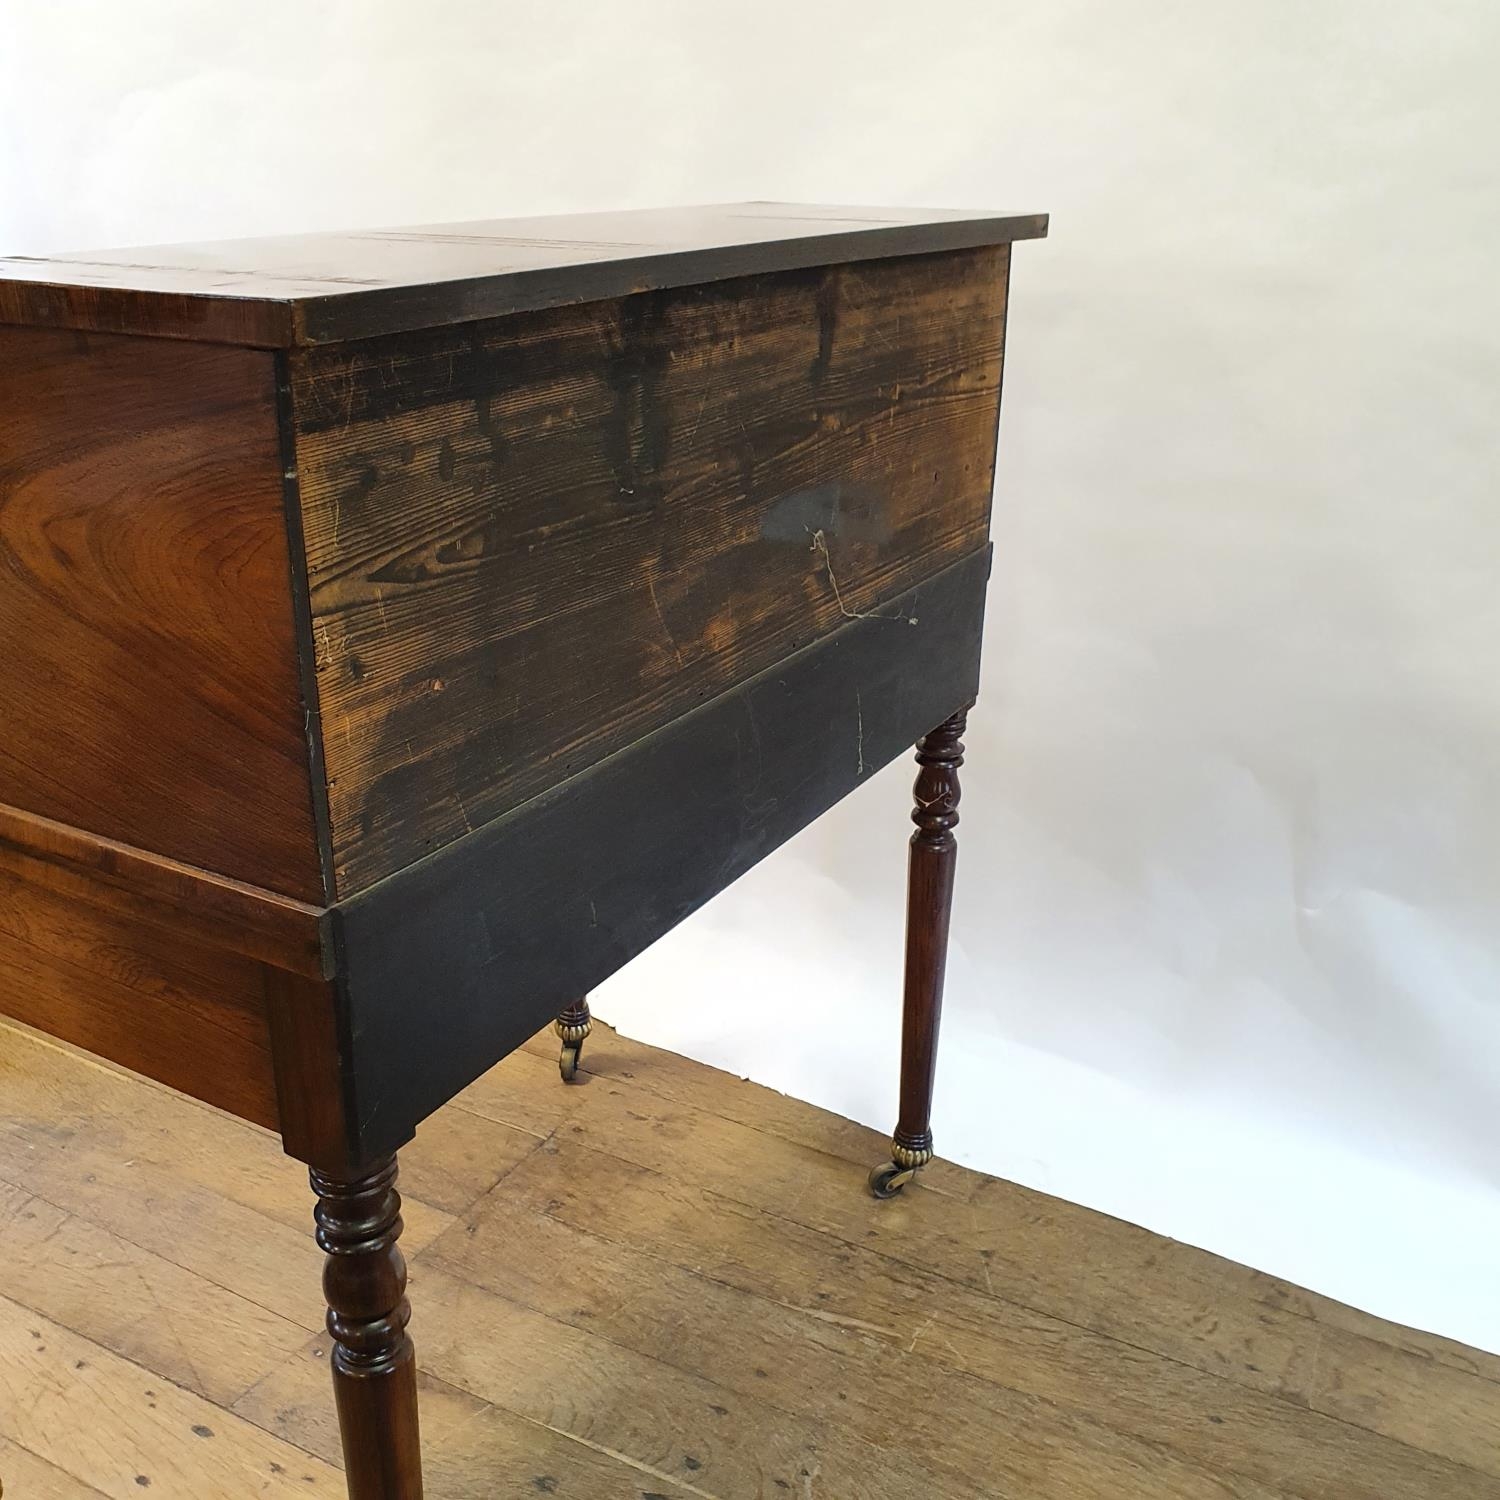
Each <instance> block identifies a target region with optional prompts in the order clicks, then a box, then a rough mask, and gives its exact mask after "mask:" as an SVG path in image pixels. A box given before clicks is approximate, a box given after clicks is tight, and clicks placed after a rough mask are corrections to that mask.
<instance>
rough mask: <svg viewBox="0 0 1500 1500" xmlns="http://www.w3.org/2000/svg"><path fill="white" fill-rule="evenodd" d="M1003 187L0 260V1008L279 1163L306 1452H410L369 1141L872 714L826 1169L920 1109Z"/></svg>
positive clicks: (850, 769) (761, 846)
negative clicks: (871, 1050)
mask: <svg viewBox="0 0 1500 1500" xmlns="http://www.w3.org/2000/svg"><path fill="white" fill-rule="evenodd" d="M1045 232H1046V219H1045V216H1040V215H1001V214H979V213H933V212H925V211H924V212H914V211H908V210H896V209H871V208H838V207H818V206H808V205H785V204H766V203H750V204H733V205H725V206H719V207H712V208H691V209H671V210H660V211H649V212H622V213H608V214H596V215H587V216H569V217H559V218H550V219H530V220H519V219H517V220H504V221H493V222H485V223H476V224H461V225H446V226H436V227H426V228H416V229H403V230H381V231H358V232H351V233H347V234H319V235H307V236H291V237H285V238H279V239H264V240H245V241H237V242H228V243H221V244H202V245H182V246H169V247H162V248H151V249H131V250H125V251H103V252H92V253H87V254H77V255H65V256H54V257H50V258H45V259H36V258H21V257H17V258H12V259H8V260H0V639H3V640H4V641H5V642H6V643H7V644H6V649H5V650H4V651H3V652H0V699H3V701H4V702H5V703H6V705H7V712H6V713H5V715H4V716H3V717H0V1009H3V1011H4V1012H5V1013H6V1014H8V1015H10V1016H12V1017H14V1018H16V1019H18V1020H20V1021H23V1022H25V1023H28V1024H30V1025H32V1026H35V1027H38V1028H40V1029H41V1030H43V1031H46V1032H49V1033H51V1034H53V1035H55V1036H59V1037H62V1038H65V1039H66V1040H68V1041H70V1042H72V1043H74V1044H76V1045H78V1046H81V1047H83V1048H85V1049H87V1050H89V1051H91V1052H93V1053H95V1054H97V1055H99V1056H102V1057H105V1058H108V1059H110V1060H111V1061H113V1062H116V1063H118V1064H121V1065H123V1066H125V1067H128V1068H131V1069H134V1070H136V1071H138V1072H140V1073H143V1074H145V1075H147V1076H148V1077H151V1078H154V1079H158V1080H160V1081H162V1082H164V1083H166V1084H169V1085H171V1086H173V1087H175V1088H178V1089H181V1090H184V1091H185V1092H187V1093H189V1094H192V1095H194V1096H196V1097H197V1098H200V1099H203V1100H206V1101H207V1102H208V1103H210V1104H213V1105H216V1106H218V1107H220V1108H223V1109H226V1110H228V1111H230V1112H232V1113H233V1114H235V1115H238V1116H240V1117H242V1118H244V1119H247V1120H250V1121H253V1122H255V1123H256V1124H259V1125H262V1126H265V1127H267V1128H268V1129H271V1130H275V1131H277V1132H278V1133H279V1134H280V1136H281V1139H282V1141H283V1144H284V1145H285V1148H286V1150H287V1151H288V1152H289V1153H290V1154H291V1155H293V1156H294V1157H297V1158H298V1159H300V1160H301V1161H303V1162H305V1163H306V1164H307V1165H308V1167H309V1168H310V1171H311V1181H312V1187H313V1191H314V1195H315V1218H316V1233H317V1237H318V1241H319V1243H320V1244H321V1246H322V1247H323V1249H324V1250H325V1251H326V1252H327V1257H326V1270H325V1275H324V1288H325V1292H326V1295H327V1300H328V1303H329V1309H330V1312H329V1327H330V1331H331V1333H332V1335H333V1339H334V1346H333V1359H332V1361H331V1363H332V1366H333V1383H334V1392H335V1399H336V1402H337V1406H338V1412H339V1418H340V1425H341V1429H342V1433H343V1442H344V1457H345V1467H346V1472H347V1476H348V1485H349V1492H350V1495H351V1496H352V1497H354V1500H415V1497H418V1496H420V1494H421V1484H422V1481H421V1459H420V1450H419V1441H418V1417H417V1402H416V1386H415V1373H414V1372H415V1365H414V1353H413V1343H412V1340H411V1337H410V1336H409V1334H408V1332H407V1321H408V1316H409V1310H408V1305H407V1301H406V1295H405V1282H406V1277H405V1268H404V1265H403V1262H402V1259H401V1253H400V1250H399V1248H398V1244H397V1239H398V1235H399V1232H400V1219H399V1204H400V1200H399V1197H398V1195H397V1192H396V1188H395V1182H396V1153H397V1151H398V1150H399V1148H400V1147H401V1146H402V1145H403V1144H405V1143H406V1142H407V1141H408V1140H410V1138H411V1136H412V1134H413V1132H414V1130H415V1128H416V1126H417V1125H418V1124H419V1123H420V1121H421V1120H422V1119H424V1118H425V1117H426V1116H427V1115H429V1114H430V1113H432V1111H434V1110H435V1109H437V1108H438V1107H439V1106H441V1105H442V1104H444V1103H445V1102H447V1101H448V1100H449V1099H451V1098H452V1097H453V1096H454V1095H455V1094H456V1093H458V1092H459V1091H460V1090H461V1089H462V1088H464V1087H465V1086H466V1085H467V1084H468V1083H470V1082H471V1081H472V1080H473V1079H474V1078H476V1077H477V1076H478V1075H479V1074H480V1073H482V1072H484V1071H485V1070H486V1069H488V1068H489V1067H491V1066H492V1065H493V1064H494V1063H496V1062H497V1061H499V1059H500V1058H502V1057H503V1056H505V1055H506V1054H507V1053H508V1052H510V1051H512V1050H514V1049H515V1048H516V1047H517V1046H519V1045H520V1044H521V1042H522V1041H524V1040H525V1039H526V1038H527V1037H528V1036H530V1035H531V1034H532V1033H533V1032H535V1031H536V1030H537V1028H538V1027H540V1026H542V1025H544V1024H545V1023H546V1022H547V1021H548V1020H549V1019H552V1018H555V1019H556V1025H557V1030H558V1034H559V1038H560V1045H561V1059H560V1063H561V1073H562V1079H563V1080H567V1079H570V1078H572V1077H573V1076H574V1073H575V1071H576V1069H577V1067H578V1063H579V1055H580V1051H581V1049H582V1047H583V1045H584V1042H585V1040H586V1038H587V1036H588V1033H589V1024H590V1022H589V1012H588V1004H587V1000H586V998H585V997H586V995H587V993H588V991H589V989H590V988H591V987H592V986H594V985H596V984H598V983H599V982H600V981H601V980H603V979H604V978H606V977H607V976H608V975H609V974H611V973H613V972H614V971H615V970H616V969H618V968H619V967H620V966H621V965H622V964H624V963H625V962H627V961H628V960H629V959H631V958H632V957H634V956H635V955H636V954H638V953H640V952H641V951H642V950H643V949H644V948H645V947H646V946H648V945H649V944H650V943H652V942H653V941H655V940H656V939H657V938H658V937H660V936H661V935H662V934H663V933H665V932H667V931H668V930H669V929H670V928H672V927H673V926H674V925H675V924H676V923H677V922H679V921H681V920H682V919H683V918H684V917H685V916H687V915H688V914H689V913H690V912H692V911H693V910H695V909H696V908H697V907H698V906H700V905H702V904H703V902H705V901H706V900H708V899H709V898H710V897H711V896H713V895H715V894H716V893H717V892H719V891H720V890H722V889H724V887H726V886H727V885H728V884H730V883H731V882H732V881H733V880H735V879H736V878H737V877H738V876H739V875H741V874H743V873H744V872H745V871H746V870H748V869H750V868H751V867H752V866H753V865H754V864H755V863H757V862H758V861H759V860H760V859H762V858H763V857H765V856H766V855H767V854H769V853H770V852H771V851H772V850H774V849H775V848H776V847H777V846H778V845H780V844H781V843H783V842H784V841H785V840H786V839H788V838H790V837H791V836H792V835H793V834H795V833H796V832H798V831H799V830H800V829H802V828H803V827H805V826H806V825H807V824H808V823H810V822H811V821H812V820H813V819H815V818H817V817H818V816H820V815H821V814H822V813H823V812H825V811H826V810H827V809H828V808H830V807H832V806H833V805H834V804H835V803H836V802H837V801H839V800H840V799H841V798H842V797H844V796H846V795H847V794H848V793H849V792H851V791H853V790H854V789H855V788H856V787H857V786H858V785H859V784H860V783H861V782H862V781H864V780H865V779H866V778H867V777H868V776H870V775H871V774H873V773H874V772H875V771H876V770H878V769H879V768H880V767H881V766H883V765H885V764H886V763H888V762H889V761H890V760H892V759H893V758H894V757H896V756H898V755H899V754H901V753H902V752H903V751H904V750H905V749H906V748H907V747H909V746H911V745H912V744H913V743H915V744H916V746H917V755H916V759H917V764H918V772H917V780H916V787H915V805H914V809H913V811H912V819H913V821H914V822H915V824H916V831H915V833H914V834H913V835H912V837H911V840H910V853H909V885H908V891H909V896H908V923H907V958H906V972H905V989H904V995H905V1009H904V1018H905V1019H904V1023H903V1046H902V1066H901V1104H900V1118H899V1123H898V1125H897V1128H896V1132H895V1136H894V1139H893V1142H892V1152H891V1159H890V1160H889V1161H888V1162H885V1163H882V1164H880V1165H879V1166H877V1167H876V1168H875V1170H874V1171H873V1172H872V1173H871V1177H870V1188H871V1190H872V1191H873V1193H874V1194H875V1196H876V1197H877V1198H878V1197H886V1196H890V1195H891V1194H893V1193H896V1192H899V1191H900V1190H901V1188H902V1187H903V1186H904V1184H905V1183H906V1182H908V1181H909V1180H910V1179H911V1177H912V1175H913V1173H915V1172H916V1171H918V1170H919V1169H920V1168H921V1167H922V1166H923V1165H924V1164H925V1163H926V1162H927V1161H928V1160H929V1159H930V1158H931V1155H932V1144H933V1143H932V1136H931V1132H930V1128H929V1117H930V1110H931V1096H932V1084H933V1069H934V1064H935V1058H936V1045H937V1030H938V1015H939V1011H940V1007H941V997H942V982H943V962H944V954H945V950H946V944H947V932H948V921H949V910H950V906H951V899H952V888H953V875H954V866H955V859H956V836H955V833H954V829H955V825H956V824H957V821H958V812H957V806H958V796H959V788H958V768H959V766H960V765H961V764H962V759H963V745H962V740H961V736H962V733H963V729H964V719H965V713H966V711H967V709H968V707H969V706H970V705H971V704H972V702H973V700H974V697H975V694H976V691H977V688H978V672H979V648H980V636H981V628H982V617H983V607H984V597H985V586H986V581H987V578H988V575H989V561H990V556H989V521H990V507H991V494H992V489H993V484H994V463H995V446H996V432H997V422H998V417H999V407H1000V385H1001V371H1002V367H1003V361H1004V342H1005V313H1006V301H1007V295H1008V286H1009V276H1010V256H1011V246H1012V244H1013V243H1015V242H1016V241H1019V240H1025V239H1033V238H1038V237H1040V236H1042V235H1044V234H1045ZM561 1086H562V1082H561V1081H560V1083H559V1087H561ZM874 1211H877V1210H875V1209H874V1208H873V1205H872V1212H874ZM503 1480H504V1476H497V1482H503Z"/></svg>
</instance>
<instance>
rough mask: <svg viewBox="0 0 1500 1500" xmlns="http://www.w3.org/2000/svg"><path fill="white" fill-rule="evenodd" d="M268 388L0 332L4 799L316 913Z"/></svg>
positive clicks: (57, 339) (245, 370) (318, 889)
mask: <svg viewBox="0 0 1500 1500" xmlns="http://www.w3.org/2000/svg"><path fill="white" fill-rule="evenodd" d="M274 392H275V385H274V373H273V369H272V358H271V356H269V355H266V354H260V353H255V352H252V351H248V350H241V349H228V348H213V347H208V346H196V345H186V344H181V345H179V344H170V343H164V342H162V341H160V340H154V339H134V338H122V337H114V336H108V335H90V336H84V335H80V334H73V333H60V332H52V331H43V330H36V329H20V328H0V639H3V640H4V641H5V642H6V643H7V649H6V650H4V651H0V700H3V701H4V703H5V712H4V713H3V714H0V802H4V803H7V804H10V805H11V806H13V807H16V808H20V809H22V810H24V811H27V812H32V813H38V814H41V815H43V816H44V817H47V818H51V819H54V820H56V821H58V822H61V823H65V824H72V825H74V826H76V827H77V828H80V829H84V830H86V831H88V832H90V833H95V834H98V835H101V836H103V837H104V838H106V839H111V840H115V841H118V842H120V843H124V844H130V845H134V846H137V847H139V848H141V849H145V850H151V851H153V852H155V853H158V854H163V855H167V856H169V857H170V858H172V859H175V860H179V861H182V862H185V863H187V864H191V865H198V866H201V867H202V868H204V869H206V870H211V871H216V872H219V873H220V874H223V875H228V876H231V877H233V878H235V879H238V880H241V881H246V882H249V883H251V884H255V885H260V886H264V887H266V888H267V889H268V890H271V891H275V892H278V893H281V894H284V895H288V896H292V897H296V898H300V899H304V900H309V901H316V900H319V899H320V898H321V895H322V881H321V876H320V872H319V865H318V859H317V850H316V844H315V842H314V834H313V822H312V792H311V787H310V783H309V773H308V757H307V744H306V739H305V719H304V713H303V706H302V701H301V692H300V688H299V685H298V679H297V669H296V648H295V645H294V638H293V623H292V602H291V587H290V564H289V561H288V552H287V543H286V523H285V511H284V505H283V498H282V480H281V460H280V453H279V447H278V438H277V417H276V408H275V402H274Z"/></svg>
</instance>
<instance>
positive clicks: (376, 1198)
mask: <svg viewBox="0 0 1500 1500" xmlns="http://www.w3.org/2000/svg"><path fill="white" fill-rule="evenodd" d="M309 1176H310V1180H311V1182H312V1188H313V1192H314V1193H316V1194H317V1197H318V1203H317V1208H316V1210H315V1219H316V1223H317V1238H318V1244H319V1246H321V1248H322V1249H323V1251H324V1254H325V1255H326V1257H327V1258H326V1260H325V1261H324V1265H323V1293H324V1296H325V1297H326V1298H327V1301H328V1332H329V1334H330V1335H331V1336H332V1338H333V1350H332V1357H331V1360H330V1363H331V1365H332V1367H333V1391H334V1399H335V1401H336V1403H337V1406H338V1414H339V1432H340V1436H341V1437H342V1439H343V1449H344V1473H345V1477H346V1479H347V1482H348V1486H349V1500H421V1496H422V1453H421V1442H420V1437H419V1434H418V1427H417V1367H416V1357H415V1355H414V1353H413V1350H412V1342H411V1338H410V1336H409V1335H408V1333H407V1331H406V1325H407V1322H408V1320H409V1319H410V1317H411V1308H410V1305H409V1304H408V1303H407V1300H406V1262H405V1260H404V1259H403V1258H402V1255H401V1250H400V1247H399V1246H398V1245H397V1240H398V1239H399V1238H400V1235H401V1196H400V1194H399V1193H398V1192H397V1191H396V1159H395V1157H394V1156H392V1157H386V1158H384V1159H382V1160H380V1161H378V1162H376V1163H374V1164H373V1165H372V1166H371V1167H370V1168H369V1169H368V1170H367V1171H366V1172H364V1173H363V1174H362V1175H360V1176H358V1177H352V1178H343V1177H333V1176H329V1175H327V1174H326V1173H323V1172H320V1171H318V1170H317V1169H316V1168H315V1169H314V1170H313V1171H312V1172H311V1173H310V1174H309Z"/></svg>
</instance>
